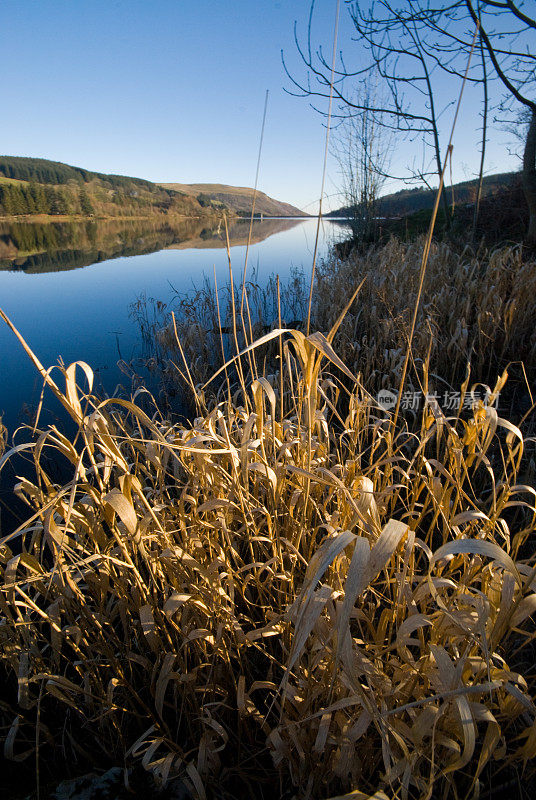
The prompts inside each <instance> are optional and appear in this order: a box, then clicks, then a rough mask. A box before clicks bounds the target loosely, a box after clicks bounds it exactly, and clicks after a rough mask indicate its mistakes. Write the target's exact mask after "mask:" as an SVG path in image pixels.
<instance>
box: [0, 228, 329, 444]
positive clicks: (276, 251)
mask: <svg viewBox="0 0 536 800" xmlns="http://www.w3.org/2000/svg"><path fill="white" fill-rule="evenodd" d="M247 232H248V223H246V222H237V223H235V224H233V225H232V226H231V229H230V238H231V255H232V262H233V268H234V271H235V276H240V275H241V272H242V268H243V264H244V257H245V251H246V247H245V243H246V241H247ZM315 233H316V221H315V220H305V221H303V220H302V221H297V220H292V221H291V220H267V221H264V222H257V223H255V226H254V232H253V244H252V246H251V247H250V251H249V264H250V265H251V267H254V268H255V269H256V270H257V275H258V277H257V279H258V282H259V283H263V282H264V281H266V280H267V279H268V277H269V276H270V275H272V274H279V275H280V277H281V280H282V282H284V281H285V280H286V279H288V278H289V277H290V275H291V270H292V268H293V267H294V268H303V270H304V271H305V272H306V274H308V273H309V272H310V268H311V261H312V251H313V247H314V239H315ZM343 236H344V229H343V228H342V227H341V226H340V225H338V224H337V223H334V222H323V224H322V229H321V238H320V247H319V257H322V256H323V255H325V254H326V252H327V249H328V247H329V244H330V243H332V242H333V241H335V240H337V239H340V238H341V237H343ZM214 266H215V268H216V274H217V278H218V284H219V286H222V285H223V284H224V283H225V282H226V281H227V280H228V265H227V255H226V251H225V248H224V236H223V234H222V231H221V230H217V229H216V230H210V229H207V228H206V227H203V226H202V225H201V224H200V223H196V222H192V221H189V222H185V223H183V225H182V227H179V228H178V229H177V228H173V227H171V226H169V225H165V226H162V225H161V224H160V225H157V224H153V226H147V224H146V225H145V226H144V225H143V224H142V223H129V224H125V223H124V224H122V225H121V224H119V223H113V222H110V223H94V222H90V223H77V224H63V225H62V224H56V225H53V226H51V225H47V226H32V225H22V224H19V225H16V226H11V228H8V227H4V228H1V227H0V305H1V306H2V308H3V309H4V310H5V312H6V313H7V314H8V316H9V317H10V318H11V319H12V321H13V322H14V324H15V325H16V326H17V328H18V329H19V331H20V332H21V333H22V334H23V336H24V337H25V339H26V340H27V342H28V343H29V344H30V346H31V347H32V348H33V349H34V351H35V353H36V354H37V355H38V357H39V358H40V359H41V361H42V363H43V364H44V365H45V366H46V367H48V366H50V365H52V364H56V363H57V362H58V359H59V358H61V359H63V361H64V363H66V364H69V363H71V362H73V361H76V360H83V361H87V362H88V363H89V364H90V365H91V367H92V368H93V369H94V370H95V372H96V374H97V380H98V382H99V383H100V384H101V385H102V386H103V387H104V389H105V391H107V392H108V393H112V392H113V391H114V389H115V387H116V385H117V384H118V383H119V382H122V383H123V385H125V384H126V383H128V380H127V379H126V378H125V376H124V375H123V374H122V373H121V372H120V370H119V368H118V366H117V362H118V360H119V358H122V359H124V360H125V361H127V362H129V361H134V363H135V359H137V358H140V357H141V356H142V342H141V336H140V331H139V328H138V326H137V324H136V322H135V320H134V319H133V318H132V316H131V314H130V306H131V304H132V303H134V302H135V301H136V300H137V299H138V298H139V297H140V295H143V294H145V295H146V296H147V297H153V298H158V299H161V300H162V301H164V302H168V300H170V298H171V297H172V295H173V294H174V290H178V291H187V290H189V289H191V288H193V287H194V286H200V284H201V282H202V280H203V274H204V273H205V274H206V275H209V276H210V278H211V280H212V275H213V268H214ZM235 280H236V277H235ZM172 287H173V288H172ZM0 364H1V369H2V380H1V384H0V414H2V416H3V421H4V424H6V425H7V427H8V429H9V431H10V433H12V432H13V430H14V428H15V427H16V425H17V424H20V423H21V422H26V421H27V415H25V412H24V404H26V405H27V406H29V407H30V408H31V407H35V406H36V405H37V403H38V400H39V394H40V391H41V380H40V378H39V376H37V375H36V372H35V370H34V368H33V366H32V365H31V363H30V362H29V360H28V358H27V356H26V354H25V353H24V352H23V350H22V348H21V347H20V345H19V343H18V341H17V340H16V339H15V337H14V336H13V334H12V333H11V331H10V330H9V329H8V328H7V327H6V326H5V325H4V323H0Z"/></svg>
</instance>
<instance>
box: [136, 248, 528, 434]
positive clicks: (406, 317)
mask: <svg viewBox="0 0 536 800" xmlns="http://www.w3.org/2000/svg"><path fill="white" fill-rule="evenodd" d="M422 249H423V239H422V238H420V239H418V240H416V241H413V242H403V241H400V240H399V239H397V238H394V237H393V238H392V239H391V240H390V241H389V242H387V243H386V244H383V245H375V246H371V247H369V248H368V249H363V248H361V249H355V250H354V251H352V252H351V253H350V254H349V255H347V256H346V257H344V258H340V257H338V256H337V250H336V249H335V250H334V251H333V252H332V254H331V256H330V257H329V258H327V259H325V260H323V261H321V262H320V263H319V264H317V270H316V275H315V291H314V295H313V308H312V322H311V324H312V327H313V329H315V330H320V331H324V332H327V331H329V330H330V329H331V327H332V326H333V324H334V323H335V321H336V319H337V317H338V316H339V314H340V311H341V309H342V308H343V306H344V305H345V303H346V298H348V297H349V296H350V295H351V293H352V291H353V289H354V287H355V286H357V285H358V284H359V283H360V281H361V280H363V279H365V283H364V284H363V288H362V290H361V294H360V295H359V299H358V300H357V301H356V302H355V303H354V304H353V306H352V307H351V308H350V310H349V312H348V314H347V315H346V317H345V319H344V321H343V323H342V325H341V326H340V329H339V330H338V332H337V336H336V338H335V342H334V344H335V347H336V350H337V353H338V354H339V356H340V357H341V358H342V360H343V361H344V362H345V363H346V364H347V365H348V366H349V368H350V369H351V370H352V372H354V373H355V374H356V375H359V376H360V378H361V379H362V381H363V383H364V385H365V386H366V387H367V389H368V391H369V392H371V393H372V394H377V392H378V391H379V390H380V389H391V390H393V391H396V389H397V387H398V385H399V382H400V377H401V371H402V365H403V362H404V357H405V353H406V350H407V342H408V331H409V327H410V320H411V315H412V312H413V308H414V306H415V301H416V295H417V288H418V274H419V264H420V259H421V256H422ZM306 282H307V277H306V276H305V274H304V273H295V274H294V276H293V279H292V281H291V282H290V283H289V284H287V285H283V286H282V287H281V290H280V297H281V308H282V311H281V313H282V319H283V322H287V323H293V325H292V326H293V327H299V328H300V329H303V327H304V321H305V318H306V314H307V293H308V289H307V285H306ZM254 288H255V295H256V301H255V314H253V315H252V316H253V318H254V320H255V321H259V322H260V324H258V325H257V327H256V328H255V331H254V334H258V335H260V334H261V333H262V332H265V331H266V329H267V328H268V327H269V326H270V325H271V326H272V327H275V325H276V324H277V321H278V316H277V313H278V312H277V308H278V306H277V287H276V283H275V280H272V281H271V282H270V283H269V284H268V285H267V286H266V287H264V288H263V287H259V286H258V285H257V284H254ZM231 295H232V293H230V292H229V289H228V287H220V289H219V292H215V287H214V283H213V282H211V281H208V280H205V282H204V284H203V285H202V286H199V287H198V289H197V290H196V291H195V292H194V293H189V294H183V295H178V296H177V297H176V298H175V301H174V302H172V303H171V304H170V305H169V306H168V307H166V308H164V307H162V306H160V307H159V312H160V313H156V314H153V315H152V316H151V321H150V322H151V324H148V322H149V321H148V320H147V324H145V326H144V325H143V324H141V327H142V329H143V331H144V332H145V333H146V341H147V343H148V351H149V352H150V353H151V354H152V355H156V356H157V360H158V363H159V365H160V369H161V374H162V376H163V383H164V385H165V387H166V393H167V394H168V395H174V394H175V393H176V391H177V389H178V387H179V386H180V385H181V379H180V378H179V375H178V372H177V369H176V367H175V366H174V365H177V364H178V365H181V364H182V356H181V354H180V353H179V352H178V348H177V340H176V337H175V330H174V327H173V324H172V323H171V319H170V317H169V312H170V310H171V309H172V310H174V313H175V317H176V326H177V329H178V331H179V335H180V339H181V342H182V345H183V348H184V351H185V353H186V357H187V359H188V363H189V364H190V369H191V374H192V377H193V379H194V383H196V384H199V385H202V384H204V383H205V382H206V381H207V380H208V379H209V378H210V375H211V374H212V372H213V371H214V370H216V369H218V368H220V367H221V365H222V363H223V358H224V356H225V358H227V357H228V355H229V353H230V351H231V349H232V345H233V343H232V341H231V339H230V336H229V334H230V332H231V331H232V309H233V305H232V296H231ZM235 295H236V297H237V299H238V305H240V291H239V290H236V289H235ZM534 296H536V262H535V260H534V256H533V255H532V256H531V255H530V254H529V255H527V253H524V252H523V249H522V247H521V245H519V246H501V247H498V248H496V249H491V250H490V249H486V248H485V247H482V248H480V249H476V250H475V249H473V248H471V247H466V246H463V245H456V243H453V242H452V241H444V242H437V241H434V242H433V243H432V246H431V250H430V255H429V259H428V266H427V273H426V279H425V283H424V287H423V297H422V302H421V304H420V307H419V314H418V318H417V324H416V329H415V335H414V338H413V343H412V355H413V363H412V365H411V369H410V371H409V374H408V378H407V384H406V387H407V389H408V391H411V392H413V391H416V392H421V385H420V374H421V371H422V364H423V362H424V361H426V360H427V359H428V362H429V372H430V390H431V391H435V392H438V393H440V394H442V393H443V392H444V391H446V390H448V389H449V388H450V389H453V390H457V389H458V388H459V386H460V384H461V383H463V381H464V380H465V378H466V375H467V369H468V365H469V366H470V370H471V381H472V382H474V383H482V384H486V385H489V384H492V383H493V382H494V381H495V380H496V377H497V375H500V374H502V372H503V371H504V369H508V371H509V374H510V380H509V382H508V384H507V386H506V388H505V392H504V394H503V396H502V399H501V404H502V405H501V408H502V411H503V412H504V413H505V414H507V415H508V416H510V417H513V418H516V419H520V418H521V417H522V416H523V414H524V413H525V411H526V410H527V408H528V407H530V405H532V402H533V398H532V394H531V392H532V388H531V387H533V386H534V380H535V377H536V329H535V327H534V302H533V298H534ZM143 305H144V304H143V303H142V304H141V306H142V307H143ZM257 309H258V311H257ZM138 310H139V309H138ZM145 316H146V317H147V312H145ZM218 319H220V322H221V325H222V326H223V328H224V331H225V332H226V334H225V335H224V337H223V343H224V345H225V348H224V350H223V351H222V346H221V341H220V333H219V325H218ZM140 323H142V320H141V319H140ZM244 328H245V330H246V335H245V336H244V334H243V330H244ZM238 336H239V344H240V345H244V344H247V325H246V326H242V325H241V320H240V319H238ZM249 341H251V338H250V339H249ZM222 352H223V353H224V356H222ZM264 355H265V357H266V358H267V363H268V365H270V364H271V366H270V369H272V370H274V371H275V370H276V368H277V367H276V365H275V362H274V358H275V357H276V356H277V350H274V349H273V348H272V350H269V349H268V350H267V351H266V352H265V354H264ZM182 385H183V384H182ZM183 399H184V398H183ZM505 403H506V406H505V405H504V404H505Z"/></svg>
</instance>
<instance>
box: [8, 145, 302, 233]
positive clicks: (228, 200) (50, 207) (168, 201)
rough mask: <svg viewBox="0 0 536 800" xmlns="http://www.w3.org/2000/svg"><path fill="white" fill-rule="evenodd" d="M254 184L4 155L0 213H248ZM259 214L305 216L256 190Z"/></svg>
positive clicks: (24, 214)
mask: <svg viewBox="0 0 536 800" xmlns="http://www.w3.org/2000/svg"><path fill="white" fill-rule="evenodd" d="M253 193H254V190H253V189H250V188H247V187H239V186H227V185H224V184H218V183H214V184H212V183H210V184H209V183H196V184H180V183H154V182H152V181H148V180H146V179H144V178H134V177H130V176H127V175H115V174H106V173H103V172H93V171H92V170H88V169H84V168H82V167H74V166H72V165H70V164H64V163H62V162H61V161H50V160H49V159H46V158H31V157H27V156H2V155H0V217H23V216H24V217H28V216H56V217H57V216H71V217H72V216H76V217H96V218H114V217H142V218H144V217H151V216H159V215H162V214H170V215H175V216H182V217H210V216H212V217H214V216H215V215H217V216H221V214H222V212H223V211H228V212H229V214H230V216H232V215H236V216H239V217H240V216H242V217H244V216H249V215H250V214H251V209H252V204H253ZM255 209H256V212H257V214H258V215H261V214H262V215H264V216H270V217H301V216H306V215H304V214H303V212H302V211H300V209H298V208H296V207H295V206H292V205H290V204H289V203H284V202H282V201H280V200H274V199H273V198H272V197H269V196H268V195H267V194H265V193H264V192H257V198H256V203H255Z"/></svg>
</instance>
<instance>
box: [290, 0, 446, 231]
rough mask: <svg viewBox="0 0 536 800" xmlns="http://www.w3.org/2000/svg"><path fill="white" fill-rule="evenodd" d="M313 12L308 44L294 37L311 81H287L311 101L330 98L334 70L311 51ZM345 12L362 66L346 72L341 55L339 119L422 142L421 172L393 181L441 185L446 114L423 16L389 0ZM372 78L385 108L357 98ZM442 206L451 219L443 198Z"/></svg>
mask: <svg viewBox="0 0 536 800" xmlns="http://www.w3.org/2000/svg"><path fill="white" fill-rule="evenodd" d="M313 8H314V3H313V4H312V6H311V14H310V18H309V26H308V35H307V40H306V43H305V44H303V45H302V43H301V42H300V40H299V37H298V35H297V34H296V35H295V40H296V46H297V48H298V52H299V54H300V56H301V59H302V61H303V63H304V65H305V66H306V69H307V77H306V79H304V80H303V81H301V80H299V79H298V78H297V77H296V76H295V75H292V74H290V71H289V70H288V69H287V75H288V76H289V78H290V80H291V82H292V84H293V90H292V91H293V92H294V93H295V94H301V95H302V96H308V97H312V98H315V97H327V96H328V94H329V89H330V82H331V80H330V79H331V74H330V73H331V69H330V65H329V64H328V63H327V62H326V60H325V58H324V55H323V52H322V49H321V48H318V49H316V50H313V47H312V44H311V20H312V10H313ZM347 10H348V12H349V14H350V19H351V21H352V24H353V28H354V32H355V37H354V38H355V39H356V42H358V43H359V47H360V49H361V52H360V66H359V67H358V68H356V69H350V68H348V67H347V66H346V63H345V61H344V58H343V56H342V54H341V66H340V68H339V69H338V70H336V72H335V82H334V85H333V95H334V97H335V98H336V100H338V101H339V116H340V117H352V116H355V115H356V114H372V115H373V116H374V120H375V124H376V125H377V126H381V127H383V128H385V129H387V130H390V131H392V132H394V133H395V134H396V135H397V136H399V137H403V138H406V139H409V140H418V141H420V142H422V144H423V148H424V150H423V152H424V157H423V162H422V163H423V166H422V167H416V166H415V163H416V162H415V163H414V164H413V165H412V166H408V169H407V171H406V172H404V173H403V174H397V175H394V174H392V175H389V177H393V178H397V179H399V180H403V181H405V182H415V181H418V182H425V183H427V184H428V185H430V181H431V180H433V178H434V177H436V178H437V179H439V178H440V176H441V174H442V172H443V157H442V151H441V144H440V117H441V115H442V114H443V112H444V111H445V108H438V107H437V98H436V91H435V87H434V70H435V68H436V66H437V58H436V57H435V55H434V54H433V53H430V52H429V51H428V48H427V45H426V43H425V42H424V41H423V38H422V33H423V30H425V28H424V26H423V25H422V24H421V20H420V18H419V17H420V14H421V13H422V12H421V10H419V14H417V15H416V14H415V13H414V9H413V3H412V2H409V3H406V5H405V7H401V8H399V7H397V6H396V5H395V4H394V3H391V2H389V1H388V0H379V2H372V3H371V4H370V5H369V6H368V8H367V9H366V10H365V11H364V10H362V8H361V6H360V4H359V3H355V2H352V3H347ZM285 68H286V67H285ZM372 75H378V76H379V77H380V79H381V81H382V84H383V87H384V89H385V91H384V93H382V95H381V99H382V102H378V101H377V98H376V97H372V96H371V95H370V93H368V94H367V93H364V94H363V93H360V94H357V95H356V94H355V92H354V91H353V89H352V88H351V87H352V86H355V82H356V81H363V80H370V79H371V76H372ZM349 87H350V88H349ZM448 105H450V103H449V104H448ZM427 154H430V155H431V158H430V157H429V156H428V155H427ZM443 203H444V210H445V214H446V217H447V218H448V204H447V200H446V195H445V194H443Z"/></svg>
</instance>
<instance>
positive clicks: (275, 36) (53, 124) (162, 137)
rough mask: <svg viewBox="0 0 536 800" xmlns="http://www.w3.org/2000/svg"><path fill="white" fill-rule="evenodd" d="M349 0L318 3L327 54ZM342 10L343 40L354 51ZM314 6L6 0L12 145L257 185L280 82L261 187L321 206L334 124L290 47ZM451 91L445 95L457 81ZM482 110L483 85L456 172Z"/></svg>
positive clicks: (333, 176) (1, 146) (471, 150)
mask: <svg viewBox="0 0 536 800" xmlns="http://www.w3.org/2000/svg"><path fill="white" fill-rule="evenodd" d="M335 6H336V2H335V0H317V10H316V16H315V25H314V39H315V41H316V42H318V43H323V44H324V47H325V48H326V52H328V51H330V49H331V41H332V32H333V23H334V11H335ZM341 6H342V8H341V22H340V44H341V46H342V47H343V49H344V50H345V52H348V51H349V50H350V48H351V47H352V44H351V42H350V35H351V28H350V24H349V20H348V16H347V11H346V9H345V8H344V5H343V4H342V3H341ZM308 12H309V0H287V1H286V2H285V0H281V2H271V1H270V0H232V2H231V1H230V0H196V2H191V0H188V1H186V0H152V2H149V1H148V0H106V2H103V0H2V4H1V7H0V24H1V27H2V46H1V47H0V68H1V70H2V76H3V109H4V114H3V125H2V133H1V134H0V152H2V153H5V154H11V155H30V156H40V157H44V158H51V159H54V160H58V161H64V162H66V163H71V164H75V165H79V166H84V167H87V168H89V169H94V170H98V171H102V172H115V173H121V174H129V175H136V176H140V177H144V178H148V179H150V180H155V181H180V182H186V183H188V182H222V183H230V184H235V185H253V182H254V178H255V166H256V158H257V148H258V142H259V133H260V124H261V119H262V109H263V103H264V94H265V91H266V89H269V91H270V98H269V107H268V117H267V123H266V131H265V138H264V149H263V156H262V162H261V171H260V180H259V186H260V188H261V189H263V190H264V191H266V192H267V193H268V194H270V195H272V196H275V197H277V198H279V199H283V200H286V201H288V202H291V203H294V204H296V205H298V206H299V207H300V208H302V209H307V210H314V209H315V208H316V201H317V200H318V196H319V192H320V181H321V173H322V158H323V147H324V136H325V131H324V128H323V123H322V119H321V118H320V117H319V115H318V114H316V113H315V112H314V111H313V110H312V109H311V108H310V106H309V103H308V101H307V100H304V99H298V98H296V97H292V96H289V95H288V94H286V93H285V92H284V87H285V86H286V87H289V81H288V79H287V78H286V76H285V75H284V71H283V68H282V65H281V56H280V51H281V49H282V48H283V49H284V50H285V55H286V57H287V58H288V62H289V65H290V67H291V69H292V70H295V71H296V74H298V73H300V74H303V70H301V68H300V63H299V58H298V56H297V54H296V51H295V47H294V43H293V24H294V20H298V24H299V27H300V29H301V31H302V32H304V31H305V28H306V24H307V17H308ZM442 89H444V92H445V97H448V96H449V94H450V93H452V92H454V91H455V87H454V86H449V85H448V84H446V83H445V84H444V86H443V87H442ZM474 109H475V103H474V99H472V98H471V96H470V93H469V94H468V96H467V104H466V108H465V110H464V116H462V121H461V131H460V135H459V137H458V141H457V142H455V164H454V171H453V175H454V178H455V179H460V180H462V179H464V178H466V177H470V176H471V174H472V171H473V167H475V165H476V163H477V160H478V153H477V151H476V141H477V139H478V135H477V134H476V133H473V131H474V129H475V127H476V125H477V124H478V121H477V120H476V119H475V118H474V116H472V112H474ZM450 113H451V112H446V115H445V119H447V118H449V114H450ZM508 139H509V137H508V136H507V135H506V134H505V133H503V132H501V131H497V132H496V133H495V134H494V137H493V141H492V143H491V145H490V159H489V162H488V168H487V171H488V172H498V171H504V170H506V169H512V168H515V166H516V161H515V159H514V158H513V157H510V156H508V153H507V151H506V150H505V144H506V143H507V141H508ZM413 147H415V145H413ZM397 158H398V161H399V163H400V165H401V166H404V164H405V163H407V162H408V161H409V160H410V159H411V147H410V146H409V145H404V146H402V147H400V148H399V149H398V151H397ZM397 166H398V165H397ZM328 167H329V168H328V180H327V183H326V193H328V194H333V193H335V191H336V186H337V165H336V163H335V161H334V159H333V158H330V161H329V165H328ZM475 168H476V167H475ZM337 199H338V198H333V200H332V205H334V206H336V205H337Z"/></svg>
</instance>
